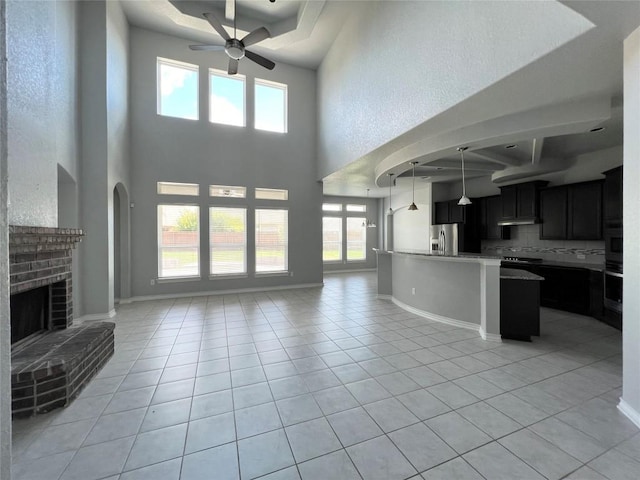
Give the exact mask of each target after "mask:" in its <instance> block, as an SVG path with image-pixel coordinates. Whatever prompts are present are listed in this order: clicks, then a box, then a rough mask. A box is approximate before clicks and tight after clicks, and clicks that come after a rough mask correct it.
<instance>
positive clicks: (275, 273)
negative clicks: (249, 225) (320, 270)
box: [253, 200, 291, 277]
mask: <svg viewBox="0 0 640 480" xmlns="http://www.w3.org/2000/svg"><path fill="white" fill-rule="evenodd" d="M261 201H262V200H261ZM277 201H278V202H281V201H282V200H277ZM258 210H285V211H286V212H287V258H286V264H287V268H286V269H284V270H270V271H268V272H259V271H258V242H257V239H256V226H257V224H258V222H257V221H256V214H257V213H258ZM290 213H291V212H290V211H289V207H288V206H286V207H284V206H264V205H262V206H256V207H255V208H254V209H253V270H254V272H253V275H254V277H269V276H272V277H282V276H288V275H289V272H290V271H291V265H290V264H289V253H290V252H289V245H290V235H289V233H290V232H291V230H290V228H289V227H290V223H289V220H290V218H289V214H290Z"/></svg>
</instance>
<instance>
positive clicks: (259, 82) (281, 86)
mask: <svg viewBox="0 0 640 480" xmlns="http://www.w3.org/2000/svg"><path fill="white" fill-rule="evenodd" d="M258 86H261V87H268V88H274V89H278V90H282V91H283V92H284V95H283V105H282V111H283V123H284V125H283V126H282V130H269V129H266V128H258V127H257V126H256V119H257V117H258V102H257V101H256V98H257V96H258V95H257V87H258ZM253 128H254V130H260V131H261V132H270V133H282V134H285V133H289V85H287V84H286V83H280V82H274V81H272V80H265V79H264V78H254V79H253Z"/></svg>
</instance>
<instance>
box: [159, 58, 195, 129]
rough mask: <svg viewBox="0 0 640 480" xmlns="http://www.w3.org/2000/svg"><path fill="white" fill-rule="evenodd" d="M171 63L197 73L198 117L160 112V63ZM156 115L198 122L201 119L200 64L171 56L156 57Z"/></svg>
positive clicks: (170, 64) (173, 65)
mask: <svg viewBox="0 0 640 480" xmlns="http://www.w3.org/2000/svg"><path fill="white" fill-rule="evenodd" d="M161 64H164V65H169V66H172V67H178V68H184V69H185V70H191V71H193V72H195V73H196V77H197V79H198V81H197V82H196V104H197V105H198V108H197V109H196V118H184V117H174V116H172V115H163V114H162V113H160V107H161V106H162V101H161V97H162V95H161V94H160V93H161V90H162V89H161V88H160V85H161V79H160V65H161ZM156 115H158V116H159V117H166V118H177V119H178V120H187V121H192V122H197V121H198V120H200V67H199V66H198V65H194V64H193V63H187V62H181V61H179V60H172V59H170V58H165V57H156Z"/></svg>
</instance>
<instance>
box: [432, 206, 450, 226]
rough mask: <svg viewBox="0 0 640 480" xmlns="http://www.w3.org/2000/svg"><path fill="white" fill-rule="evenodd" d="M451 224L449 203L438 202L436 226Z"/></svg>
mask: <svg viewBox="0 0 640 480" xmlns="http://www.w3.org/2000/svg"><path fill="white" fill-rule="evenodd" d="M444 223H449V202H436V207H435V222H434V225H442V224H444Z"/></svg>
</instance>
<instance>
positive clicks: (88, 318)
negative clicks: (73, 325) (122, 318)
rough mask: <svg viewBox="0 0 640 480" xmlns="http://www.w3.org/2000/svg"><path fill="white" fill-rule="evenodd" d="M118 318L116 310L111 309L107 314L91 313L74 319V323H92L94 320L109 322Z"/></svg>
mask: <svg viewBox="0 0 640 480" xmlns="http://www.w3.org/2000/svg"><path fill="white" fill-rule="evenodd" d="M115 316H116V311H115V309H111V310H109V311H108V312H105V313H89V314H87V315H82V316H81V317H77V318H74V319H73V321H74V322H92V321H94V320H107V319H109V318H113V317H115Z"/></svg>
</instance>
